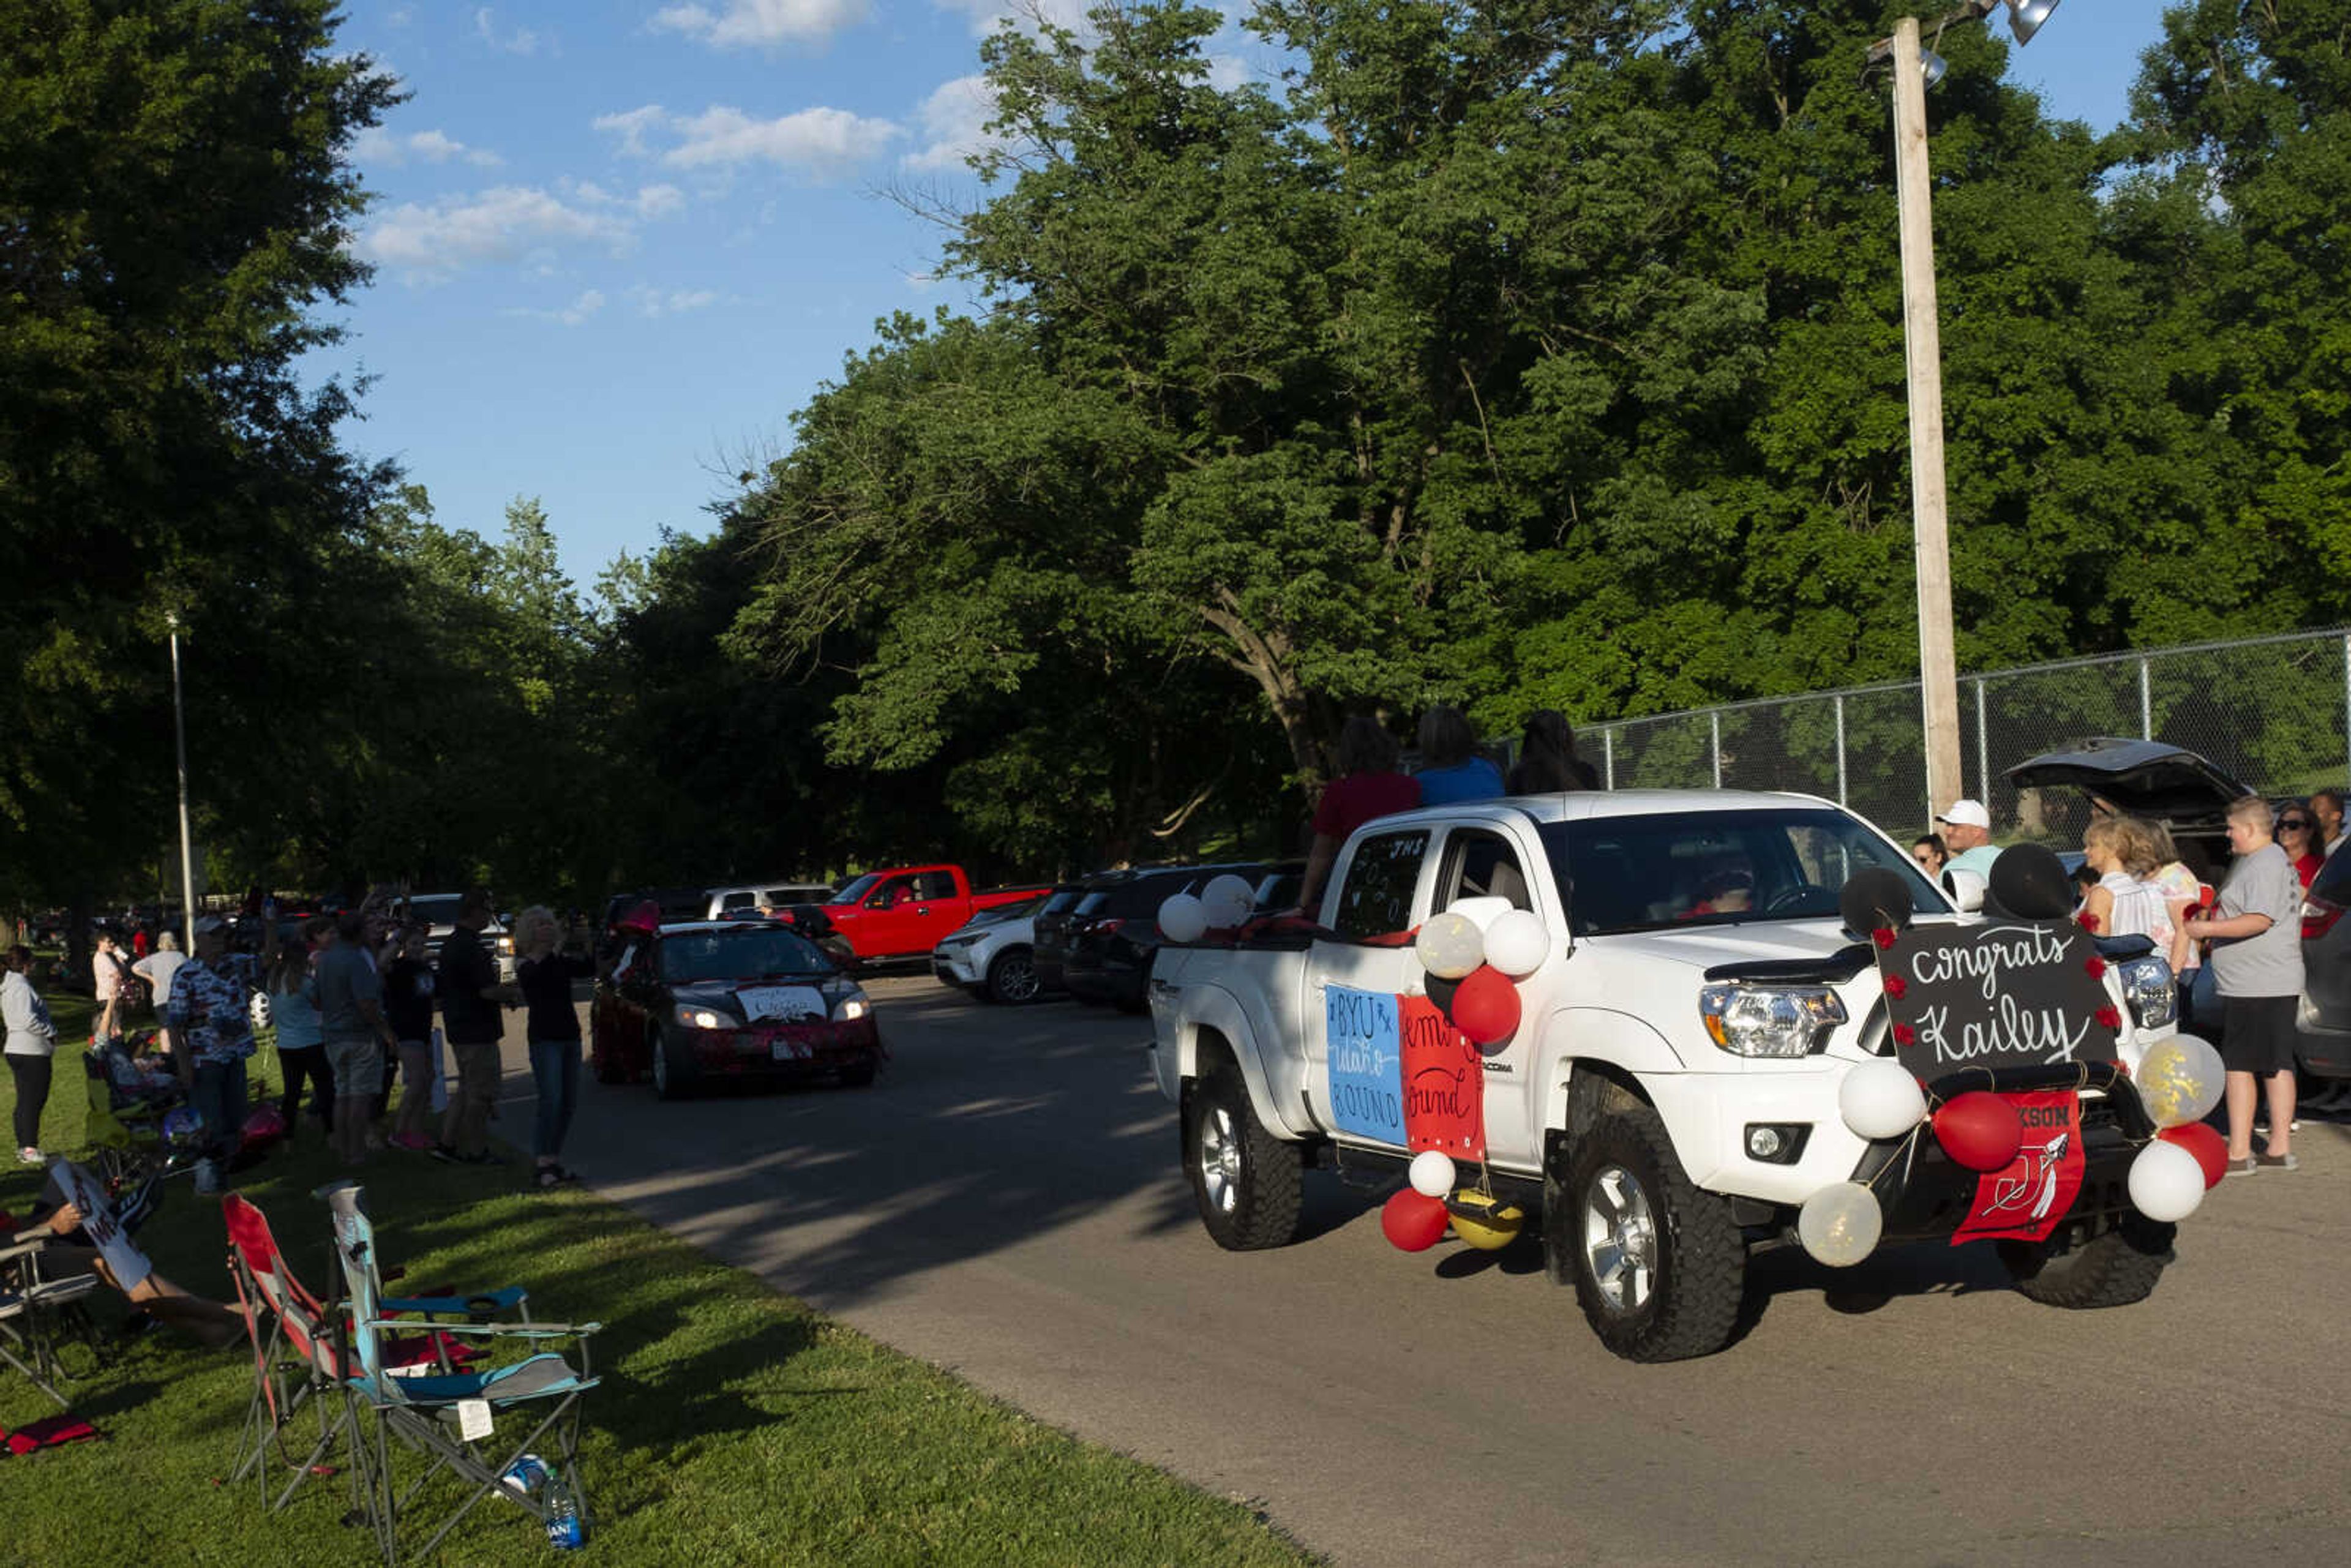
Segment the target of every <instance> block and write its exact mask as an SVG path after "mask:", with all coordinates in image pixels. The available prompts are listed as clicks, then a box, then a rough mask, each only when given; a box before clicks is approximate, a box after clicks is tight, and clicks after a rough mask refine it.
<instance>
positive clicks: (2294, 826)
mask: <svg viewBox="0 0 2351 1568" xmlns="http://www.w3.org/2000/svg"><path fill="white" fill-rule="evenodd" d="M2319 842H2320V840H2319V837H2318V819H2317V817H2316V816H2315V815H2314V813H2313V812H2312V811H2311V810H2310V808H2309V807H2307V806H2288V807H2287V808H2286V809H2285V810H2283V811H2281V812H2279V813H2278V831H2277V843H2278V848H2280V849H2282V850H2283V851H2284V852H2285V858H2286V859H2288V860H2290V861H2292V862H2294V875H2296V876H2298V877H2300V878H2302V886H2303V891H2304V892H2305V893H2307V892H2308V891H2310V879H2311V878H2312V877H2314V876H2316V875H2317V874H2318V868H2319V867H2320V866H2322V865H2325V863H2326V856H2325V853H2324V852H2322V851H2321V850H2320V849H2319Z"/></svg>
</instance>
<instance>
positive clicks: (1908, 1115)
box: [1837, 1058, 1927, 1138]
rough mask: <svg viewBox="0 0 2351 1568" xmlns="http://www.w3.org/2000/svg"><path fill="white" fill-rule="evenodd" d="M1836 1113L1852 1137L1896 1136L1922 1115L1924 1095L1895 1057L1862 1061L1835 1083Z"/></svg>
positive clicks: (1923, 1115) (1916, 1082)
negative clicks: (1892, 1059)
mask: <svg viewBox="0 0 2351 1568" xmlns="http://www.w3.org/2000/svg"><path fill="white" fill-rule="evenodd" d="M1837 1113H1838V1114H1839V1115H1841V1116H1843V1117H1844V1124H1845V1125H1846V1126H1848V1127H1850V1128H1852V1129H1853V1134H1854V1136H1855V1137H1856V1138H1898V1137H1900V1136H1901V1135H1902V1134H1905V1133H1907V1132H1908V1131H1909V1130H1910V1129H1911V1128H1913V1127H1915V1126H1917V1124H1919V1123H1920V1122H1922V1121H1924V1120H1925V1119H1926V1115H1927V1096H1926V1095H1925V1093H1923V1092H1921V1091H1920V1090H1919V1088H1918V1081H1917V1079H1916V1078H1913V1077H1911V1076H1910V1072H1909V1070H1908V1069H1907V1068H1905V1067H1904V1066H1903V1065H1902V1064H1901V1063H1900V1062H1898V1061H1885V1060H1884V1059H1882V1058H1881V1059H1880V1060H1878V1061H1865V1062H1863V1063H1861V1064H1860V1065H1859V1066H1858V1067H1855V1068H1853V1069H1851V1070H1850V1071H1847V1072H1846V1073H1845V1075H1844V1082H1843V1083H1840V1084H1838V1085H1837Z"/></svg>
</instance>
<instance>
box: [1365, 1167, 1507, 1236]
mask: <svg viewBox="0 0 2351 1568" xmlns="http://www.w3.org/2000/svg"><path fill="white" fill-rule="evenodd" d="M1406 1174H1407V1177H1408V1180H1409V1184H1410V1185H1408V1186H1405V1188H1404V1190H1402V1191H1401V1192H1398V1193H1396V1194H1395V1195H1394V1196H1392V1197H1390V1198H1389V1199H1388V1200H1387V1202H1386V1203H1385V1204H1384V1205H1383V1206H1382V1207H1381V1208H1380V1231H1381V1234H1383V1235H1384V1236H1385V1237H1386V1238H1387V1239H1388V1240H1389V1241H1390V1242H1392V1243H1393V1244H1394V1245H1395V1247H1396V1248H1397V1249H1400V1250H1402V1251H1405V1252H1426V1251H1427V1250H1428V1249H1430V1248H1431V1247H1434V1246H1436V1245H1437V1239H1438V1238H1440V1237H1442V1236H1443V1235H1444V1234H1445V1231H1446V1228H1447V1226H1450V1227H1452V1229H1453V1234H1454V1235H1455V1236H1456V1237H1457V1238H1458V1239H1460V1240H1462V1241H1463V1242H1465V1243H1467V1244H1468V1245H1469V1246H1471V1247H1474V1248H1476V1249H1478V1250H1479V1251H1480V1252H1497V1251H1499V1250H1500V1249H1503V1248H1505V1247H1508V1246H1509V1245H1510V1242H1511V1241H1512V1240H1513V1239H1516V1238H1517V1236H1518V1234H1519V1232H1520V1231H1521V1230H1523V1229H1524V1228H1526V1223H1527V1216H1526V1211H1525V1210H1524V1209H1522V1208H1520V1207H1519V1206H1518V1205H1516V1204H1514V1203H1507V1202H1504V1201H1503V1200H1502V1199H1500V1198H1498V1197H1495V1196H1494V1195H1493V1194H1492V1193H1490V1192H1488V1191H1486V1190H1485V1189H1484V1188H1482V1187H1463V1188H1460V1189H1458V1190H1456V1187H1455V1185H1454V1184H1455V1182H1456V1181H1457V1180H1458V1179H1459V1172H1458V1170H1457V1169H1456V1168H1455V1166H1454V1164H1453V1156H1452V1155H1447V1154H1446V1153H1445V1152H1444V1151H1443V1150H1441V1149H1423V1150H1422V1151H1421V1152H1420V1153H1418V1154H1416V1155H1413V1157H1412V1165H1411V1167H1410V1169H1409V1170H1408V1172H1407V1173H1406Z"/></svg>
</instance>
